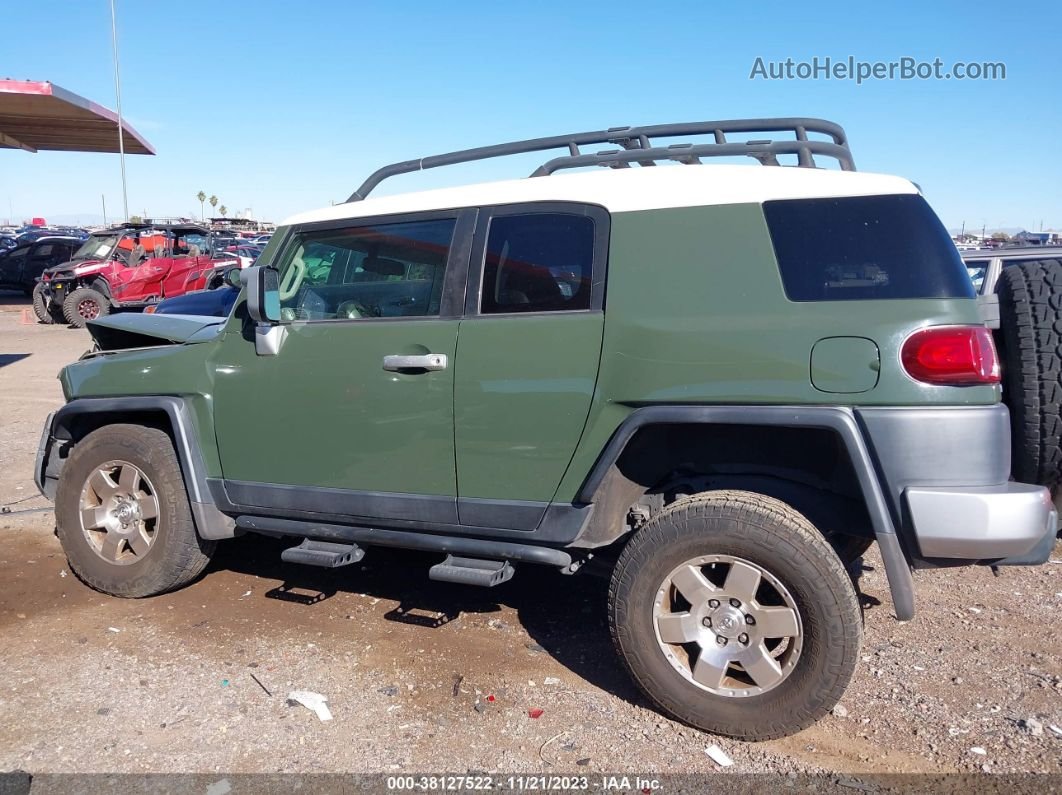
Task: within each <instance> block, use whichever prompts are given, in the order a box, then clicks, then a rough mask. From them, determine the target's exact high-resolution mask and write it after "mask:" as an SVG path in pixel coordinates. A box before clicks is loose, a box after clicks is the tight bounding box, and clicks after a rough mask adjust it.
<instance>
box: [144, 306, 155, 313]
mask: <svg viewBox="0 0 1062 795" xmlns="http://www.w3.org/2000/svg"><path fill="white" fill-rule="evenodd" d="M156 306H157V304H151V305H150V306H145V307H144V311H145V312H146V313H147V314H149V315H153V314H155V307H156Z"/></svg>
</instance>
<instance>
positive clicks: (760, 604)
mask: <svg viewBox="0 0 1062 795" xmlns="http://www.w3.org/2000/svg"><path fill="white" fill-rule="evenodd" d="M653 626H654V629H655V631H656V639H657V643H659V645H660V649H661V651H662V652H663V654H664V656H665V657H666V658H667V660H668V662H669V663H671V665H672V667H673V668H674V669H675V670H676V671H678V672H679V673H680V674H681V675H682V676H683V677H684V678H685V679H686V680H688V681H689V682H691V683H693V684H694V685H696V686H697V687H699V688H701V689H703V690H707V691H708V692H710V693H715V694H716V695H721V696H739V697H743V696H755V695H759V694H761V693H766V692H767V691H768V690H771V689H773V688H775V687H777V686H778V685H780V684H781V683H782V682H784V681H785V679H786V677H788V676H789V675H790V674H791V673H792V672H793V669H794V668H795V667H796V663H797V660H798V659H799V658H800V649H801V645H802V644H801V641H802V638H803V631H802V626H801V621H800V611H799V610H797V606H796V602H795V601H794V599H793V596H792V594H790V593H789V590H788V589H787V588H786V587H785V586H784V585H783V584H782V582H781V581H780V580H779V579H778V578H777V577H775V576H774V575H773V574H771V573H770V572H769V571H767V570H766V569H764V568H763V567H762V566H758V565H757V564H755V563H752V562H751V561H748V560H745V559H744V558H739V557H735V556H733V555H703V556H701V557H699V558H694V559H693V560H688V561H686V562H685V563H683V564H682V565H681V566H677V567H676V568H675V569H674V570H673V571H672V572H671V573H670V574H669V575H668V576H667V577H665V578H664V582H663V583H662V584H661V586H660V589H659V591H657V594H656V599H655V601H654V604H653Z"/></svg>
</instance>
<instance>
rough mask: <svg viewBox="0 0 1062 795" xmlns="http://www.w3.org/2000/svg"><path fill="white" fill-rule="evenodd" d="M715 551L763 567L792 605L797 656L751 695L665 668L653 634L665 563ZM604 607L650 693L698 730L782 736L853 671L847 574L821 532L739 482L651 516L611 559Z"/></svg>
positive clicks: (803, 723)
mask: <svg viewBox="0 0 1062 795" xmlns="http://www.w3.org/2000/svg"><path fill="white" fill-rule="evenodd" d="M716 554H719V555H732V556H737V557H740V558H743V559H745V560H748V561H750V562H752V563H755V564H756V565H758V566H760V567H762V568H764V569H766V570H767V571H769V572H771V573H772V574H773V575H774V576H775V577H777V578H778V579H779V580H781V581H782V582H783V584H784V585H785V587H786V588H787V589H788V590H789V592H790V593H791V594H792V596H793V598H794V600H795V602H796V605H797V610H798V613H799V615H800V620H801V623H802V633H803V634H802V643H803V647H802V650H801V654H800V657H799V658H798V659H797V662H796V664H795V667H794V668H793V670H792V671H791V673H789V675H788V676H787V678H785V679H784V680H783V681H782V682H781V683H780V684H778V685H777V686H776V687H774V688H773V689H771V690H768V691H767V692H764V693H761V694H759V695H750V696H745V697H731V696H724V695H717V694H714V693H710V692H708V691H706V690H702V689H700V688H699V687H697V686H696V685H694V684H693V683H692V682H690V681H688V680H686V679H685V678H684V677H683V676H681V675H680V674H679V673H678V672H677V671H676V670H675V669H674V668H673V667H672V664H671V663H670V662H668V660H667V659H666V658H665V656H664V652H663V651H662V650H661V647H660V644H659V643H658V641H657V637H656V632H655V629H654V616H653V613H654V600H655V596H656V592H657V589H658V588H659V587H660V585H661V583H662V582H663V581H664V579H665V577H666V576H667V575H668V572H671V571H672V570H673V569H674V568H675V567H676V566H679V565H681V564H682V563H683V562H685V561H688V560H691V559H693V558H696V557H698V556H702V555H716ZM608 613H609V625H610V628H611V630H612V638H613V641H614V643H615V645H616V648H617V650H618V652H619V655H620V657H621V659H622V660H623V661H624V663H625V665H626V666H627V668H628V670H629V671H630V673H631V676H632V677H633V678H634V680H635V682H637V684H638V685H639V687H641V689H642V690H643V691H644V692H645V693H646V695H647V696H648V697H649V698H650V699H651V700H652V701H653V702H655V703H656V704H657V705H658V706H659V707H660V708H661V709H662V710H664V711H665V712H667V713H669V714H670V715H672V716H674V717H675V718H677V719H679V720H681V721H683V722H685V723H688V724H690V725H691V726H695V727H696V728H698V729H703V730H705V731H708V732H712V733H714V734H720V735H724V736H728V737H735V738H739V739H743V740H769V739H773V738H777V737H782V736H785V735H789V734H792V733H794V732H797V731H799V730H801V729H804V728H806V727H807V726H809V725H811V724H812V723H814V722H815V721H817V720H818V719H819V718H821V717H823V716H824V715H825V714H826V713H827V712H829V711H830V709H831V708H832V707H833V706H834V705H835V704H836V703H837V701H838V700H839V699H840V698H841V695H842V694H843V693H844V691H845V688H846V687H847V686H848V683H849V681H850V679H851V678H852V673H853V672H854V670H855V666H856V662H857V660H858V659H859V648H860V644H861V641H862V633H863V623H862V616H861V614H860V608H859V601H858V598H857V596H856V592H855V589H854V588H853V585H852V581H851V579H850V577H849V575H848V574H847V573H846V572H845V568H844V566H843V565H842V563H841V561H840V559H839V558H838V557H837V554H836V553H835V552H834V551H833V549H831V547H830V545H829V544H828V543H827V542H826V540H825V539H824V538H823V537H822V535H821V534H820V533H819V532H818V531H817V530H816V529H815V528H814V527H813V526H812V525H811V523H810V522H808V520H807V519H805V518H804V517H803V516H802V515H801V514H799V513H797V512H796V511H795V510H793V509H792V508H791V507H789V506H788V505H787V504H785V503H783V502H781V501H780V500H776V499H774V498H771V497H764V496H762V495H759V494H754V493H752V492H744V491H711V492H704V493H701V494H697V495H693V496H690V497H685V498H683V499H681V500H678V501H676V502H674V503H672V504H671V505H669V506H668V507H667V508H666V509H665V510H663V511H661V512H660V513H659V514H657V515H656V516H654V517H653V518H652V519H650V520H649V521H648V522H647V523H646V524H645V525H644V526H643V527H642V528H641V529H640V530H638V531H637V532H636V533H635V534H634V535H633V536H632V537H631V539H630V540H629V541H628V542H627V545H626V547H625V548H624V550H623V552H622V554H621V555H620V558H619V560H618V561H617V563H616V568H615V571H614V572H613V576H612V582H611V586H610V588H609V600H608Z"/></svg>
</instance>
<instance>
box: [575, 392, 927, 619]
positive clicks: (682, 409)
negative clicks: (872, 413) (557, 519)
mask: <svg viewBox="0 0 1062 795" xmlns="http://www.w3.org/2000/svg"><path fill="white" fill-rule="evenodd" d="M794 440H796V441H797V442H798V444H796V445H795V446H794ZM772 441H773V442H774V444H773V445H772ZM802 443H807V444H812V445H818V446H820V447H821V449H835V450H836V451H837V452H838V453H839V454H842V455H843V456H845V457H846V459H847V465H848V467H849V470H848V472H849V474H850V477H851V483H850V484H847V485H848V486H850V488H851V490H852V496H853V497H855V498H856V499H857V500H860V501H861V507H862V509H864V510H865V512H866V519H867V520H869V525H870V528H871V530H872V533H873V537H874V539H875V540H876V541H877V542H878V546H879V549H880V552H881V555H882V559H883V562H884V564H885V569H886V573H887V575H888V580H889V587H890V591H891V595H892V600H893V604H894V607H895V611H896V616H897V618H899V619H900V620H909V619H910V618H912V617H913V616H914V587H913V581H912V578H911V570H910V566H909V563H908V560H907V557H906V555H905V553H904V549H903V546H902V544H901V540H900V538H899V537H898V535H897V533H896V524H895V522H894V519H893V516H892V514H891V512H890V507H889V502H888V500H887V498H886V495H885V493H884V491H883V489H882V486H881V482H880V480H879V477H878V474H877V468H876V466H875V464H874V461H873V458H872V457H871V453H870V451H869V449H868V447H867V444H866V442H865V440H864V438H863V434H862V432H861V431H860V428H859V425H858V422H857V419H856V416H855V413H854V412H853V411H852V410H851V409H849V408H843V407H821V406H814V407H789V406H650V407H643V408H639V409H635V410H634V411H633V412H632V413H631V414H630V415H629V416H628V417H627V419H626V420H625V421H624V422H623V424H621V425H620V427H619V428H618V429H617V430H616V431H615V433H614V434H613V436H612V438H611V440H610V441H609V443H608V445H607V446H606V447H605V449H604V451H603V452H602V454H601V455H600V457H599V458H598V460H597V462H596V463H595V465H594V467H593V469H592V470H591V471H590V473H589V475H588V476H587V478H586V480H585V481H584V483H583V486H582V488H581V489H580V492H579V495H578V499H577V502H580V503H585V504H593V505H594V515H593V517H592V519H591V521H590V523H589V524H588V526H587V527H586V528H584V531H583V533H582V534H581V535H580V537H579V538H578V539H577V540H576V542H575V545H577V546H582V547H592V548H593V547H600V546H604V545H607V544H611V543H612V542H614V541H616V540H617V539H618V538H620V537H621V536H622V535H624V534H625V533H626V532H627V525H626V521H625V520H626V514H627V511H628V509H629V508H630V506H631V505H633V504H635V503H637V502H638V501H639V500H640V499H642V498H643V497H644V496H645V495H647V494H651V493H654V492H661V491H666V490H668V489H669V488H675V487H676V486H680V484H681V483H682V482H683V478H684V477H685V478H686V480H688V481H690V482H691V483H696V482H697V478H696V477H692V478H691V477H689V476H688V475H695V476H700V477H701V479H702V480H701V482H704V479H705V478H706V479H707V480H708V481H709V483H710V485H709V486H708V487H709V488H746V489H749V490H755V491H759V492H760V493H764V494H766V495H767V496H774V497H776V498H778V499H782V500H783V501H786V502H789V501H791V500H792V501H793V502H794V503H797V504H793V507H794V508H797V509H798V510H801V509H803V510H808V505H810V504H812V503H811V502H810V496H811V495H812V494H814V492H815V491H816V490H818V491H819V492H820V493H823V491H824V485H826V483H825V480H824V478H823V477H822V475H823V474H824V473H816V472H815V470H814V467H813V466H812V465H811V464H812V463H813V462H812V461H810V459H813V458H814V457H815V456H814V455H809V454H808V452H807V448H805V447H803V446H801V444H802ZM735 444H739V445H740V444H745V445H746V446H747V447H749V448H751V449H753V450H754V451H759V452H760V453H761V455H760V456H759V459H758V460H757V456H756V455H751V456H749V455H746V456H744V460H741V461H738V462H737V463H735V462H734V459H733V456H731V455H730V454H729V453H731V452H732V446H733V445H735ZM782 448H786V449H788V450H789V451H790V453H795V454H796V455H797V456H802V457H803V458H804V462H803V466H800V465H799V462H797V461H795V460H794V461H790V462H789V463H790V466H788V467H787V466H785V462H783V465H781V466H778V465H771V466H767V465H765V464H766V462H768V461H770V462H775V461H776V460H777V459H776V454H777V452H778V450H779V449H782ZM728 459H730V460H728ZM705 461H713V462H714V465H713V467H712V471H710V472H705V471H704V468H703V466H699V464H700V465H703V463H704V462H705ZM687 464H692V466H689V467H688V473H687V472H684V471H683V469H684V465H687ZM698 469H700V471H699V472H698V471H697V470H698ZM825 493H829V492H828V491H827V492H825ZM837 496H838V499H842V498H843V494H838V495H837Z"/></svg>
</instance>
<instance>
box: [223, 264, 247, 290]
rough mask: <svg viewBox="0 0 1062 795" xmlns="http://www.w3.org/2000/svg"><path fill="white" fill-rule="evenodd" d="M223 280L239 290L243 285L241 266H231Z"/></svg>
mask: <svg viewBox="0 0 1062 795" xmlns="http://www.w3.org/2000/svg"><path fill="white" fill-rule="evenodd" d="M222 281H223V282H225V284H227V285H228V286H229V287H235V288H236V289H237V290H238V289H240V288H241V287H243V271H242V270H240V269H239V268H229V269H228V270H227V271H225V275H224V276H222Z"/></svg>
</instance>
